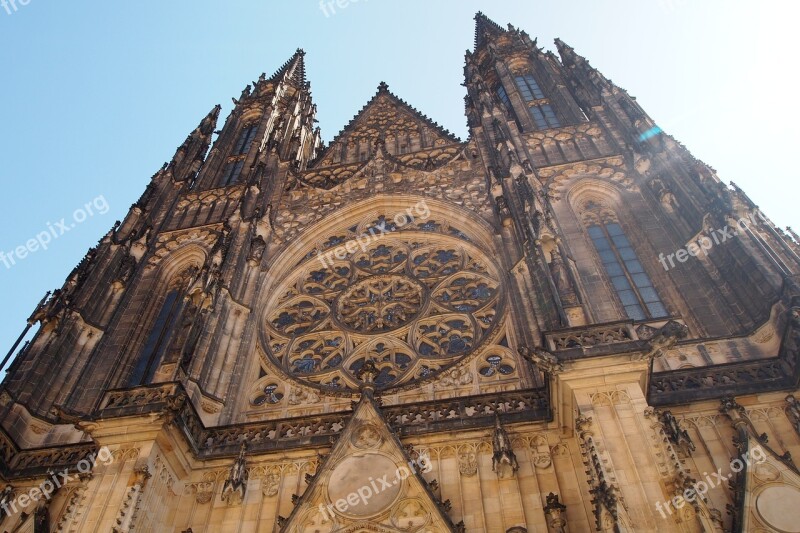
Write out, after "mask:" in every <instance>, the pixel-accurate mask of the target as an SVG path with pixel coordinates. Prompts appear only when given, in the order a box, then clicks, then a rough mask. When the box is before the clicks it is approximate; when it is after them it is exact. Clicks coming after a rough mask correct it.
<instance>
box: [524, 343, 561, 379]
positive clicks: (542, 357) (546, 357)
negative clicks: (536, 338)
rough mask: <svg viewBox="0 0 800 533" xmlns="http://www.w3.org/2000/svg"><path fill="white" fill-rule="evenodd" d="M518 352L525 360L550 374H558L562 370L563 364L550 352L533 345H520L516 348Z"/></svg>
mask: <svg viewBox="0 0 800 533" xmlns="http://www.w3.org/2000/svg"><path fill="white" fill-rule="evenodd" d="M517 351H518V352H519V354H520V355H521V356H522V357H524V358H525V359H526V360H528V361H530V362H531V363H533V364H534V365H536V366H537V367H538V368H539V369H541V370H544V371H545V372H549V373H550V374H559V373H561V372H562V371H563V370H564V365H563V364H562V363H561V362H560V361H559V360H558V358H557V357H556V356H555V355H553V354H552V353H550V352H548V351H547V350H544V349H542V348H538V347H536V346H534V347H533V348H528V347H527V346H520V347H519V348H517Z"/></svg>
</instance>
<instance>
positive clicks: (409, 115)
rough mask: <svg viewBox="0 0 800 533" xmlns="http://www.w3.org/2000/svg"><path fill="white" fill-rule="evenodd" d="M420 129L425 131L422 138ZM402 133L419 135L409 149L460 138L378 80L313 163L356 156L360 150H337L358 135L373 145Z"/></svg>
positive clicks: (332, 161) (327, 163) (318, 165)
mask: <svg viewBox="0 0 800 533" xmlns="http://www.w3.org/2000/svg"><path fill="white" fill-rule="evenodd" d="M422 132H425V133H424V138H422V137H423V134H422ZM403 135H407V136H410V137H419V139H418V144H419V146H418V147H416V145H415V144H414V142H413V141H412V143H411V144H412V146H414V147H412V146H407V147H406V149H407V151H409V152H411V151H414V150H424V149H428V148H432V147H433V146H443V145H452V144H458V143H460V142H461V140H460V139H459V138H458V137H456V136H455V135H453V134H452V133H450V132H449V131H448V130H446V129H445V128H443V127H442V126H440V125H439V124H437V123H436V122H434V121H433V120H431V119H430V118H428V116H426V115H424V114H422V113H421V112H419V111H418V110H417V109H416V108H414V107H413V106H411V105H410V104H409V103H408V102H406V101H405V100H403V99H402V98H400V97H398V96H397V95H395V94H394V93H392V92H391V91H390V90H389V85H388V84H387V83H386V82H384V81H382V82H380V84H378V88H377V90H376V92H375V95H374V96H373V97H372V98H370V100H369V102H367V103H366V104H365V105H364V107H362V108H361V110H360V111H359V112H358V113H357V114H356V115H355V117H353V118H352V120H350V122H348V123H347V125H346V126H345V127H344V128H343V129H342V131H340V132H339V134H338V135H336V137H335V138H334V139H333V140H332V141H331V143H330V144H329V145H328V147H327V149H326V150H325V151H324V152H323V153H322V154H321V155H320V158H319V159H318V161H317V162H316V163H315V164H314V165H313V166H314V167H320V166H327V165H332V164H337V163H343V162H353V161H355V160H358V158H359V157H360V154H355V155H345V156H344V157H343V158H340V156H339V155H337V153H339V152H337V150H338V151H341V148H342V145H343V144H345V145H346V144H347V143H348V141H349V140H350V139H358V140H359V142H361V141H363V140H364V139H368V140H369V144H370V145H373V146H374V145H375V143H376V142H377V141H386V140H387V139H390V140H391V138H395V139H397V138H399V137H400V136H403ZM390 151H391V150H390ZM335 152H336V153H335ZM351 160H353V161H351Z"/></svg>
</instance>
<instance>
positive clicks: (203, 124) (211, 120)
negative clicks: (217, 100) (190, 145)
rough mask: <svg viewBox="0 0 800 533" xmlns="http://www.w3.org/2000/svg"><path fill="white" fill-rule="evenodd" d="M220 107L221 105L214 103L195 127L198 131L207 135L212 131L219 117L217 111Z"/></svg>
mask: <svg viewBox="0 0 800 533" xmlns="http://www.w3.org/2000/svg"><path fill="white" fill-rule="evenodd" d="M220 109H222V106H221V105H219V104H217V105H215V106H214V107H213V108H212V109H211V111H209V112H208V115H206V116H205V118H204V119H203V120H202V121H200V125H199V126H198V127H197V129H198V130H199V131H200V133H201V134H203V135H205V136H208V135H211V134H212V133H214V128H215V127H216V125H217V120H218V119H219V111H220Z"/></svg>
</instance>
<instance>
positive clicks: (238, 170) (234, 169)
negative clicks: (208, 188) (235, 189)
mask: <svg viewBox="0 0 800 533" xmlns="http://www.w3.org/2000/svg"><path fill="white" fill-rule="evenodd" d="M242 167H244V159H238V160H233V161H230V162H228V164H227V165H226V166H225V170H224V171H223V172H222V181H221V183H220V186H221V187H227V186H228V185H232V184H234V183H236V182H237V181H239V176H240V175H241V174H242Z"/></svg>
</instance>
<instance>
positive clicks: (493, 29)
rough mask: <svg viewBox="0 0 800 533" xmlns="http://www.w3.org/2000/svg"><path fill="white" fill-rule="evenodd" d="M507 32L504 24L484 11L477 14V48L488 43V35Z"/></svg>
mask: <svg viewBox="0 0 800 533" xmlns="http://www.w3.org/2000/svg"><path fill="white" fill-rule="evenodd" d="M505 32H506V30H504V29H503V28H502V26H500V25H499V24H497V23H496V22H495V21H493V20H492V19H490V18H489V17H487V16H486V15H484V14H483V12H482V11H478V12H477V13H476V14H475V50H477V49H478V48H479V47H480V46H483V45H484V44H485V43H486V37H487V35H490V36H495V35H499V34H501V33H505Z"/></svg>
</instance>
